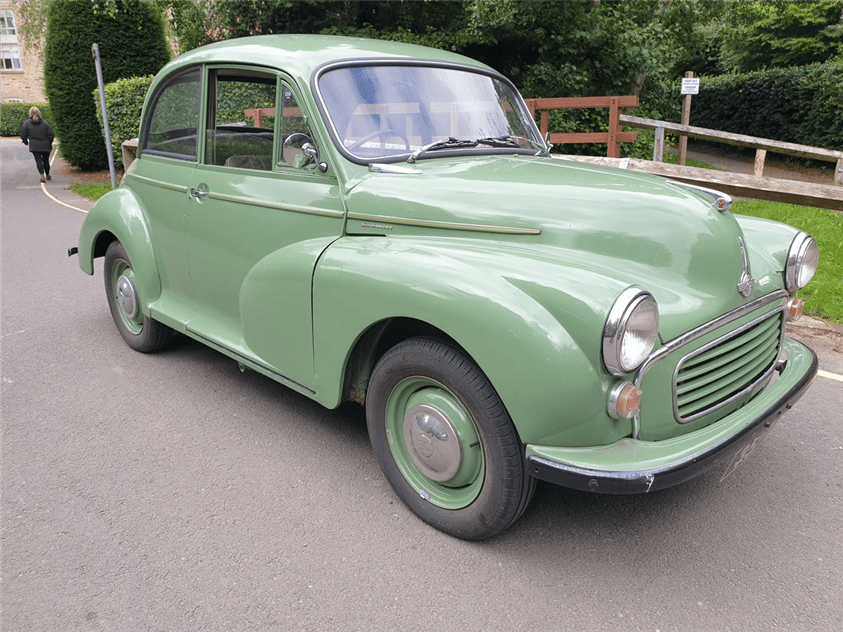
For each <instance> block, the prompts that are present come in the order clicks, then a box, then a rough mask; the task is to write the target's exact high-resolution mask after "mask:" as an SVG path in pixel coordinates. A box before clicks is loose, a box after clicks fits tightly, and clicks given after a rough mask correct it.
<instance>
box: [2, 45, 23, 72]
mask: <svg viewBox="0 0 843 632" xmlns="http://www.w3.org/2000/svg"><path fill="white" fill-rule="evenodd" d="M0 70H20V49H18V45H17V44H0Z"/></svg>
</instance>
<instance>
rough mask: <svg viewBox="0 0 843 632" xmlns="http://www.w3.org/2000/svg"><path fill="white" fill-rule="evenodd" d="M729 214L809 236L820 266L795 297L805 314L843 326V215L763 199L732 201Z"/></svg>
mask: <svg viewBox="0 0 843 632" xmlns="http://www.w3.org/2000/svg"><path fill="white" fill-rule="evenodd" d="M732 212H733V213H739V214H741V215H751V216H753V217H764V218H766V219H772V220H775V221H777V222H784V223H785V224H790V225H791V226H795V227H796V228H798V229H800V230H804V231H805V232H806V233H808V234H810V235H813V237H814V239H816V240H817V246H818V247H819V251H820V267H819V269H818V270H817V274H816V275H815V276H814V278H813V279H812V280H811V282H810V283H809V284H808V285H807V286H805V288H804V289H803V290H800V292H799V294H797V296H799V298H801V299H802V300H804V301H805V314H806V315H808V316H813V317H814V318H824V319H827V320H830V321H832V322H836V323H843V214H841V213H835V212H834V211H829V210H826V209H821V208H811V207H809V206H795V205H793V204H782V203H780V202H765V201H763V200H741V201H738V202H735V204H734V205H733V206H732Z"/></svg>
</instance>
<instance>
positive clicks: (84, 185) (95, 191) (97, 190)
mask: <svg viewBox="0 0 843 632" xmlns="http://www.w3.org/2000/svg"><path fill="white" fill-rule="evenodd" d="M70 190H71V191H73V192H74V193H75V194H76V195H78V196H79V197H83V198H86V199H88V200H98V199H100V198H101V197H102V196H103V195H105V194H106V193H108V192H109V191H111V184H110V183H108V184H107V183H104V182H77V183H76V184H71V185H70Z"/></svg>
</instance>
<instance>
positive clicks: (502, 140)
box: [477, 134, 521, 149]
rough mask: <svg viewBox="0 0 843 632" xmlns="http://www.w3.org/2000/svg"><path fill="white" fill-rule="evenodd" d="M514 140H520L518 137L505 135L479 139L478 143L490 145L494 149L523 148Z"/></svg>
mask: <svg viewBox="0 0 843 632" xmlns="http://www.w3.org/2000/svg"><path fill="white" fill-rule="evenodd" d="M513 138H518V137H517V136H510V135H509V134H504V135H503V136H494V137H490V138H478V139H477V142H478V143H480V144H481V145H490V146H492V147H516V148H518V149H520V148H521V145H519V144H518V143H517V142H516V141H514V140H513Z"/></svg>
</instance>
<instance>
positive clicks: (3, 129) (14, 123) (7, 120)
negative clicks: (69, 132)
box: [0, 101, 53, 136]
mask: <svg viewBox="0 0 843 632" xmlns="http://www.w3.org/2000/svg"><path fill="white" fill-rule="evenodd" d="M33 105H34V106H35V107H37V108H38V109H39V110H41V117H42V118H43V119H44V120H45V121H47V122H48V123H50V124H52V122H53V116H52V113H51V112H50V106H49V105H47V104H46V103H34V102H29V103H25V102H22V101H4V102H3V103H0V136H20V128H21V125H23V122H24V121H25V120H26V119H28V118H29V108H31V107H32V106H33Z"/></svg>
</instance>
